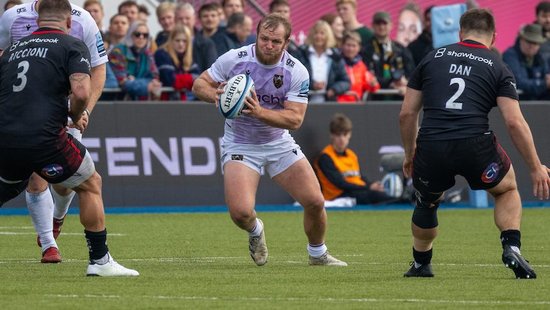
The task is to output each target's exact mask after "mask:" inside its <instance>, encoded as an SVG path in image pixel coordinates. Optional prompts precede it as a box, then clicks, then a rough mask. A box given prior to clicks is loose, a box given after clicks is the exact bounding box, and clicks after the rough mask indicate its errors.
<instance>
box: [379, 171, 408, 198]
mask: <svg viewBox="0 0 550 310" xmlns="http://www.w3.org/2000/svg"><path fill="white" fill-rule="evenodd" d="M381 183H382V186H384V191H385V192H386V194H387V195H388V196H390V197H394V198H399V197H401V195H403V180H402V179H401V176H400V175H399V174H397V173H395V172H390V173H387V174H386V175H385V176H384V177H383V178H382V181H381Z"/></svg>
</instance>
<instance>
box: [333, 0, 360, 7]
mask: <svg viewBox="0 0 550 310" xmlns="http://www.w3.org/2000/svg"><path fill="white" fill-rule="evenodd" d="M340 4H351V6H353V8H355V9H357V1H356V0H336V7H338V6H339V5H340Z"/></svg>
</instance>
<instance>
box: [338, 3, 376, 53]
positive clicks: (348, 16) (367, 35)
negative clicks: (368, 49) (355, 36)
mask: <svg viewBox="0 0 550 310" xmlns="http://www.w3.org/2000/svg"><path fill="white" fill-rule="evenodd" d="M336 10H337V11H338V15H340V17H341V18H342V21H343V22H344V27H346V30H347V31H355V32H357V33H359V35H360V36H361V42H363V48H364V46H365V44H367V42H370V40H371V39H372V36H373V33H372V31H371V30H370V29H369V28H367V27H366V26H365V25H363V24H361V23H359V21H358V20H357V1H356V0H336Z"/></svg>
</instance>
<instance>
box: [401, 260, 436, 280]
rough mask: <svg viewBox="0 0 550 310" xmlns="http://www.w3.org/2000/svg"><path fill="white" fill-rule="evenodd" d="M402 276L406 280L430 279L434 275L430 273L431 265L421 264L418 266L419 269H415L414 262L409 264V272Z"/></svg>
mask: <svg viewBox="0 0 550 310" xmlns="http://www.w3.org/2000/svg"><path fill="white" fill-rule="evenodd" d="M403 276H404V277H406V278H411V277H420V278H431V277H433V276H434V273H433V271H432V264H423V265H420V267H418V268H416V267H415V265H414V262H411V268H410V269H409V271H407V272H405V274H403Z"/></svg>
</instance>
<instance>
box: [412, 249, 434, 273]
mask: <svg viewBox="0 0 550 310" xmlns="http://www.w3.org/2000/svg"><path fill="white" fill-rule="evenodd" d="M432 254H433V248H431V249H429V250H428V251H426V252H420V251H417V250H415V249H414V247H413V258H414V267H415V268H418V267H420V266H422V265H426V264H429V263H430V262H431V261H432Z"/></svg>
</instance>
